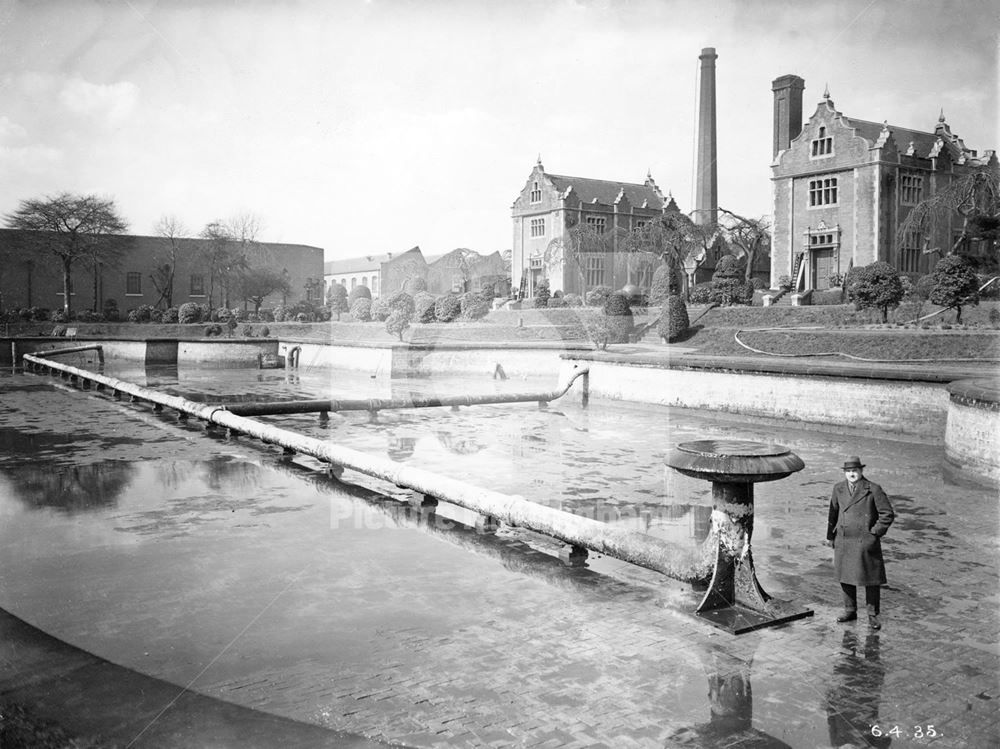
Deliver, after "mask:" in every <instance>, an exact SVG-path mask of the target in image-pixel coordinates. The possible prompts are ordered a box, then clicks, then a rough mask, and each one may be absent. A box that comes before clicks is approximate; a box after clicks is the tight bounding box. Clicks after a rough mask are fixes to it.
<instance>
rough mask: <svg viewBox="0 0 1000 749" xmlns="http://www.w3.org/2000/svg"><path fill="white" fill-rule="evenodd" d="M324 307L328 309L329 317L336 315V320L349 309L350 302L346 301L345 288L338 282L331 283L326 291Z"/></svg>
mask: <svg viewBox="0 0 1000 749" xmlns="http://www.w3.org/2000/svg"><path fill="white" fill-rule="evenodd" d="M326 308H327V309H328V310H329V313H330V316H331V317H332V316H334V315H336V316H337V321H338V322H339V321H340V316H341V315H342V314H344V313H345V312H348V311H350V309H351V306H350V304H348V302H347V289H345V288H344V287H343V286H341V285H340V284H339V283H335V284H333V285H332V286H331V287H330V289H329V291H327V293H326Z"/></svg>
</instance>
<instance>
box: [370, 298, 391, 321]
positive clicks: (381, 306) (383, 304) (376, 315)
mask: <svg viewBox="0 0 1000 749" xmlns="http://www.w3.org/2000/svg"><path fill="white" fill-rule="evenodd" d="M391 313H392V310H391V309H389V298H388V297H384V296H380V297H379V298H378V299H373V300H372V306H371V316H372V320H374V321H375V322H385V321H386V320H387V319H389V315H390V314H391Z"/></svg>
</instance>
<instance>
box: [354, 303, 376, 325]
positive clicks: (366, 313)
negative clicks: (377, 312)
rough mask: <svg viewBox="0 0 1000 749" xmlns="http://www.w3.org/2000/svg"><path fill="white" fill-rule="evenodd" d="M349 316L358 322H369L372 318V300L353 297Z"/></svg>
mask: <svg viewBox="0 0 1000 749" xmlns="http://www.w3.org/2000/svg"><path fill="white" fill-rule="evenodd" d="M351 317H353V318H354V319H355V320H357V321H358V322H371V320H372V300H371V299H365V298H364V297H361V298H360V299H355V300H354V302H353V303H352V304H351Z"/></svg>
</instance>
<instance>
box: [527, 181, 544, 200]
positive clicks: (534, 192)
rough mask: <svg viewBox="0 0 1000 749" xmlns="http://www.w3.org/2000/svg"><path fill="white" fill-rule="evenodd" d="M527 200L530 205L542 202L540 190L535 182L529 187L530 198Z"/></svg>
mask: <svg viewBox="0 0 1000 749" xmlns="http://www.w3.org/2000/svg"><path fill="white" fill-rule="evenodd" d="M529 200H530V201H531V202H532V203H541V202H542V188H540V187H539V186H538V183H537V182H535V183H534V184H533V185H532V186H531V195H530V197H529Z"/></svg>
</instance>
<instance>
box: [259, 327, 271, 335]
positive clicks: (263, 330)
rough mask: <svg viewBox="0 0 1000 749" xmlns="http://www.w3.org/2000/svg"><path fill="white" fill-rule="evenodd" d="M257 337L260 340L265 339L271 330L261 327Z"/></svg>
mask: <svg viewBox="0 0 1000 749" xmlns="http://www.w3.org/2000/svg"><path fill="white" fill-rule="evenodd" d="M257 335H258V336H260V337H261V338H267V337H268V336H270V335H271V329H270V328H269V327H267V326H266V325H262V326H261V327H260V331H259V332H258V333H257Z"/></svg>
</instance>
